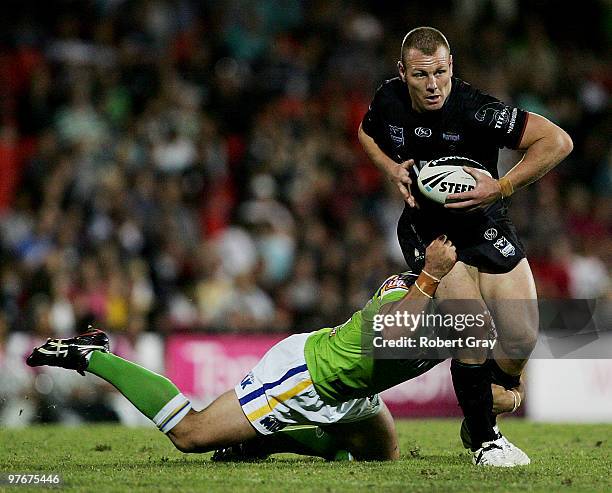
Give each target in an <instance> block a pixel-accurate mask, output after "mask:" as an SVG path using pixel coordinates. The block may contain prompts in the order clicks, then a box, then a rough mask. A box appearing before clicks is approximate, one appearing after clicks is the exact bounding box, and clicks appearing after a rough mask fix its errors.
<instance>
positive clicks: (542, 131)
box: [501, 115, 573, 196]
mask: <svg viewBox="0 0 612 493" xmlns="http://www.w3.org/2000/svg"><path fill="white" fill-rule="evenodd" d="M529 119H530V123H528V125H529V124H531V125H532V126H533V127H535V128H534V130H533V131H532V134H535V135H534V136H530V137H529V138H528V140H527V142H526V146H525V147H526V151H525V155H524V156H523V158H522V159H521V160H520V161H519V162H518V164H517V165H516V166H515V167H514V168H512V169H511V170H510V171H509V172H508V173H507V174H506V175H505V177H504V178H502V179H501V180H503V181H505V184H506V186H505V187H503V188H502V195H503V196H508V195H510V194H511V193H512V192H514V191H516V190H519V189H521V188H523V187H526V186H527V185H530V184H531V183H533V182H535V181H537V180H539V179H540V178H542V177H543V176H544V175H545V174H546V173H548V172H549V171H550V170H551V169H553V168H554V167H555V166H556V165H557V164H559V163H560V162H561V161H562V160H563V159H565V158H566V157H567V155H568V154H569V153H570V152H572V149H573V143H572V139H571V138H570V136H569V135H568V134H567V133H566V132H565V131H563V130H562V129H561V128H559V127H557V126H556V125H555V124H553V123H551V122H549V121H548V120H546V119H545V118H543V117H541V116H539V115H530V117H529ZM535 119H538V120H536V121H535V122H533V120H535ZM531 122H533V123H531ZM528 129H529V126H528ZM504 192H505V193H504ZM508 192H510V193H508Z"/></svg>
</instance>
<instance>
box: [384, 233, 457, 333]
mask: <svg viewBox="0 0 612 493" xmlns="http://www.w3.org/2000/svg"><path fill="white" fill-rule="evenodd" d="M456 262H457V252H456V251H455V246H454V245H453V244H452V243H451V241H450V240H449V239H447V237H446V235H442V236H440V237H438V238H436V239H435V240H434V241H432V242H431V243H430V244H429V246H428V247H427V249H426V250H425V266H424V267H423V270H422V271H421V273H420V274H419V277H418V278H417V280H416V281H415V282H414V284H413V285H412V286H410V288H409V290H408V293H406V295H405V296H404V297H403V298H401V299H400V300H398V301H392V302H389V303H386V304H385V305H383V306H382V308H381V309H380V314H381V315H383V316H384V315H388V314H394V313H402V314H403V313H414V314H418V313H421V312H422V311H423V310H425V308H426V307H427V305H428V304H429V301H430V300H431V298H433V296H434V294H435V293H436V289H437V288H438V284H439V283H440V280H441V279H442V278H443V277H444V276H445V275H446V274H448V273H449V272H450V271H451V269H452V268H453V266H454V265H455V263H456ZM407 330H408V331H409V330H410V329H409V328H408V327H406V326H403V325H400V326H397V327H396V326H385V328H384V329H383V331H384V337H385V339H396V338H400V337H402V336H405V335H407V334H406V331H407Z"/></svg>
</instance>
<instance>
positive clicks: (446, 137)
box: [442, 132, 461, 142]
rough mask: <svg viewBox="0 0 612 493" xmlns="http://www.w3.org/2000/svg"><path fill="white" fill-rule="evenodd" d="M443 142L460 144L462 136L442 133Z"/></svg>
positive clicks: (453, 133)
mask: <svg viewBox="0 0 612 493" xmlns="http://www.w3.org/2000/svg"><path fill="white" fill-rule="evenodd" d="M442 140H448V141H450V142H459V141H460V140H461V135H459V134H456V133H455V132H442Z"/></svg>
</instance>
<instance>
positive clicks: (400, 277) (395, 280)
mask: <svg viewBox="0 0 612 493" xmlns="http://www.w3.org/2000/svg"><path fill="white" fill-rule="evenodd" d="M417 253H418V251H417ZM409 276H413V277H415V274H413V273H412V272H406V273H403V274H395V275H394V276H391V277H389V278H387V279H386V280H385V282H384V283H383V285H382V286H381V287H380V294H381V295H383V294H385V293H386V292H387V291H391V290H392V289H405V290H406V291H408V290H409V289H410V286H411V285H412V282H410V277H409Z"/></svg>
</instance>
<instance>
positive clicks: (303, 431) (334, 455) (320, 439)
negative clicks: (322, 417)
mask: <svg viewBox="0 0 612 493" xmlns="http://www.w3.org/2000/svg"><path fill="white" fill-rule="evenodd" d="M256 440H257V444H256V447H257V451H258V452H259V453H261V454H265V455H269V454H279V453H287V452H289V453H293V454H300V455H312V456H316V457H323V458H324V459H328V460H348V459H349V453H348V452H347V451H346V450H344V449H342V448H341V447H340V445H339V443H338V440H337V439H336V437H334V436H333V435H332V434H330V433H328V432H326V431H324V430H323V429H322V428H320V427H318V426H296V427H290V428H285V429H283V430H281V431H279V432H277V433H275V434H273V435H266V436H264V437H260V438H257V439H256Z"/></svg>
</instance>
